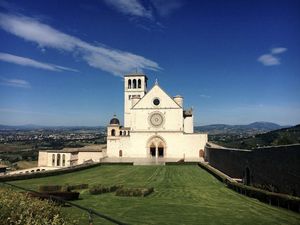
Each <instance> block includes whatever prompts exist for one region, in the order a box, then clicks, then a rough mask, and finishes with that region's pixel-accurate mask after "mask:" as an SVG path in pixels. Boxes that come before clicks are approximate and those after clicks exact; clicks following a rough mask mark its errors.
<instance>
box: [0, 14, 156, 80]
mask: <svg viewBox="0 0 300 225" xmlns="http://www.w3.org/2000/svg"><path fill="white" fill-rule="evenodd" d="M0 27H2V29H4V30H5V31H7V32H9V33H11V34H14V35H16V36H18V37H21V38H23V39H25V40H26V41H31V42H34V43H37V44H38V46H39V47H40V48H46V47H48V48H55V49H58V50H64V51H68V52H72V53H75V54H74V55H76V56H80V57H81V58H82V59H83V60H84V61H86V62H87V63H88V64H89V65H90V66H92V67H95V68H99V69H102V70H104V71H107V72H109V73H112V74H114V75H116V76H121V75H123V74H124V73H128V72H132V71H133V70H135V69H136V68H137V69H139V70H143V69H148V70H154V71H156V70H159V69H160V67H159V65H158V64H157V63H156V62H154V61H151V60H149V59H146V58H144V57H143V56H139V55H135V54H132V53H129V52H125V51H120V50H117V49H112V48H108V47H103V46H104V45H103V46H102V45H101V46H99V45H94V44H90V43H87V42H85V41H82V40H81V39H79V38H77V37H74V36H71V35H68V34H65V33H63V32H60V31H59V30H56V29H54V28H52V27H50V26H49V25H46V24H43V23H41V22H40V21H38V20H36V19H33V18H30V17H25V16H16V15H11V14H3V13H0Z"/></svg>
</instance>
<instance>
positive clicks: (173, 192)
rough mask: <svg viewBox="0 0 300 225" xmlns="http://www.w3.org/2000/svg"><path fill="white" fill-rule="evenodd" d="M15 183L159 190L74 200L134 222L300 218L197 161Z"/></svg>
mask: <svg viewBox="0 0 300 225" xmlns="http://www.w3.org/2000/svg"><path fill="white" fill-rule="evenodd" d="M12 183H14V184H17V185H20V186H23V187H27V188H31V189H36V188H37V187H38V185H41V184H78V183H88V184H89V185H92V184H107V185H113V184H123V185H125V186H128V187H154V188H155V192H154V193H152V194H151V195H149V196H147V197H144V198H142V197H117V196H115V194H114V193H109V194H102V195H90V194H89V193H88V191H87V190H83V191H81V198H82V199H81V200H78V201H75V203H77V204H80V205H82V206H86V207H90V208H93V209H95V210H97V211H99V212H101V213H103V214H106V215H109V216H111V217H113V218H116V219H118V220H120V221H122V222H126V223H129V224H251V225H252V224H300V214H297V213H293V212H291V211H288V210H285V209H281V208H276V207H273V206H269V205H267V204H264V203H261V202H259V201H257V200H255V199H252V198H248V197H245V196H243V195H239V194H237V193H235V192H234V191H232V190H230V189H228V188H226V187H225V186H224V184H223V183H221V182H219V181H218V180H216V179H215V178H214V177H213V176H212V175H210V174H208V173H207V172H206V171H204V170H202V169H201V168H199V167H198V166H196V165H185V166H117V165H112V166H108V165H107V166H100V167H95V168H91V169H87V170H83V171H80V172H76V173H69V174H65V175H59V176H53V177H46V178H38V179H30V180H23V181H15V182H12ZM64 211H65V212H66V213H67V214H68V215H70V216H72V217H74V218H76V219H78V220H79V221H80V224H88V223H87V215H86V214H85V213H83V212H81V211H80V210H78V209H74V208H73V207H67V208H64ZM96 221H98V222H99V223H100V220H96ZM101 222H104V220H102V221H101ZM105 223H106V222H105ZM95 224H96V223H95Z"/></svg>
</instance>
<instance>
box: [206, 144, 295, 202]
mask: <svg viewBox="0 0 300 225" xmlns="http://www.w3.org/2000/svg"><path fill="white" fill-rule="evenodd" d="M205 160H206V161H207V162H208V163H209V164H210V165H211V166H213V167H215V168H216V169H218V170H220V171H222V172H223V173H225V174H227V175H228V176H230V177H232V178H240V179H243V182H244V183H245V184H249V185H252V186H255V187H260V188H264V189H267V190H269V191H275V192H281V193H286V194H290V195H295V196H300V145H288V146H278V147H266V148H259V149H255V150H242V149H230V148H221V147H220V148H219V147H212V146H210V145H209V144H208V145H207V146H206V147H205Z"/></svg>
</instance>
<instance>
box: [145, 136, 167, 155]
mask: <svg viewBox="0 0 300 225" xmlns="http://www.w3.org/2000/svg"><path fill="white" fill-rule="evenodd" d="M147 155H148V156H149V157H150V158H162V157H165V155H166V142H165V141H164V140H163V138H162V137H159V136H154V137H151V138H150V139H149V141H148V142H147Z"/></svg>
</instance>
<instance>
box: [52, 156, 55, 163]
mask: <svg viewBox="0 0 300 225" xmlns="http://www.w3.org/2000/svg"><path fill="white" fill-rule="evenodd" d="M52 166H55V154H52Z"/></svg>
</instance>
